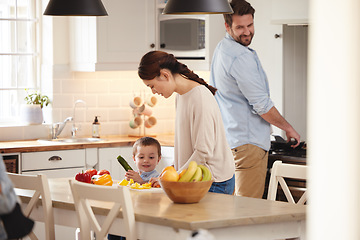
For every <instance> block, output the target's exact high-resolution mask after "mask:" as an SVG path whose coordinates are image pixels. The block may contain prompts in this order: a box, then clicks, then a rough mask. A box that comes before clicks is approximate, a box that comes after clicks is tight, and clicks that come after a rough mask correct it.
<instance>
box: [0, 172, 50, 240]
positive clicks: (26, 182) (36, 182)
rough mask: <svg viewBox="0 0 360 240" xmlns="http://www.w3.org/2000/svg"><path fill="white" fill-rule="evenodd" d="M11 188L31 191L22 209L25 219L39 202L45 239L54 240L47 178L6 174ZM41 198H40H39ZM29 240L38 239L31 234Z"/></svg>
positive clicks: (43, 176)
mask: <svg viewBox="0 0 360 240" xmlns="http://www.w3.org/2000/svg"><path fill="white" fill-rule="evenodd" d="M7 174H8V176H9V178H10V180H11V181H12V183H13V186H14V188H15V192H16V189H25V190H33V195H32V198H31V200H30V202H29V203H28V204H27V206H26V208H25V209H23V212H24V215H25V216H26V217H31V216H30V214H31V212H32V210H33V209H34V207H36V204H37V202H38V201H41V203H42V207H43V211H44V223H45V239H46V240H54V239H55V225H54V213H53V208H52V201H51V196H50V189H49V183H48V180H47V177H46V176H45V175H22V174H15V173H7ZM40 197H41V198H40ZM28 236H29V237H30V239H32V240H33V239H38V237H37V236H36V235H35V234H34V232H31V233H30V234H29V235H28Z"/></svg>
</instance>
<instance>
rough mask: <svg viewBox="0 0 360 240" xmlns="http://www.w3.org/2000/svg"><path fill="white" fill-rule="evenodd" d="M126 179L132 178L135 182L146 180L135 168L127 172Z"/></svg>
mask: <svg viewBox="0 0 360 240" xmlns="http://www.w3.org/2000/svg"><path fill="white" fill-rule="evenodd" d="M125 179H126V180H127V181H129V180H130V179H132V180H134V182H138V183H143V182H144V181H143V180H142V178H141V177H140V174H139V173H138V172H135V171H134V170H128V171H127V172H126V173H125Z"/></svg>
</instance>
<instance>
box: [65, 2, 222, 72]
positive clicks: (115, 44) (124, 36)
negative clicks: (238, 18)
mask: <svg viewBox="0 0 360 240" xmlns="http://www.w3.org/2000/svg"><path fill="white" fill-rule="evenodd" d="M103 3H104V6H105V8H106V10H107V12H108V14H109V16H103V17H71V18H70V65H71V69H72V70H73V71H84V72H94V71H118V70H136V69H137V68H138V65H139V62H140V59H141V57H142V56H143V55H144V54H145V53H147V52H149V51H152V50H162V49H161V48H160V42H159V41H160V32H159V17H160V16H162V15H161V12H162V8H163V7H164V6H165V4H164V3H161V4H159V0H156V2H155V0H103ZM168 17H169V16H168ZM172 17H173V18H176V16H174V15H173V16H172ZM205 19H206V20H205V21H206V23H205V31H206V34H205V52H206V54H205V59H203V60H188V59H185V60H184V59H180V61H181V62H182V63H184V64H186V65H188V67H189V68H190V69H192V70H210V64H211V58H212V54H213V51H214V48H215V46H216V45H217V43H218V42H219V41H220V40H221V39H222V38H223V37H224V36H225V26H224V19H223V16H222V14H220V15H205ZM194 37H196V36H194Z"/></svg>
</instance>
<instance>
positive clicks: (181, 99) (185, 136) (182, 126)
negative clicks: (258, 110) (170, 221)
mask: <svg viewBox="0 0 360 240" xmlns="http://www.w3.org/2000/svg"><path fill="white" fill-rule="evenodd" d="M138 74H139V77H140V78H141V79H142V80H143V82H144V84H145V85H146V86H148V87H150V88H151V90H152V92H153V93H154V94H155V93H156V94H159V95H161V96H163V97H165V98H169V97H170V96H171V95H172V94H173V93H174V92H175V93H177V96H176V119H175V146H174V149H175V160H174V167H175V169H176V170H177V171H178V172H181V171H182V170H183V169H185V168H187V167H188V164H189V163H190V161H195V162H197V163H198V164H203V165H205V166H207V167H208V168H209V169H210V171H211V173H212V176H213V179H214V183H213V185H212V186H211V188H210V190H209V191H210V192H217V193H224V194H233V192H234V187H235V178H234V173H235V168H234V161H233V157H232V153H231V150H230V147H229V146H228V143H227V141H226V137H225V130H224V126H223V121H222V119H221V114H220V109H219V107H218V105H217V103H216V100H215V97H214V94H215V92H216V88H214V87H212V86H210V85H208V84H207V83H206V82H205V81H204V80H203V79H202V78H200V77H199V76H198V75H197V74H195V73H194V72H193V71H191V70H190V69H189V68H188V67H187V66H186V65H185V64H182V63H180V62H178V61H177V59H176V58H175V57H174V56H173V55H172V54H168V53H166V52H162V51H151V52H148V53H147V54H145V55H144V56H143V57H142V59H141V61H140V65H139V68H138ZM157 184H158V183H157V181H156V180H154V183H153V185H157Z"/></svg>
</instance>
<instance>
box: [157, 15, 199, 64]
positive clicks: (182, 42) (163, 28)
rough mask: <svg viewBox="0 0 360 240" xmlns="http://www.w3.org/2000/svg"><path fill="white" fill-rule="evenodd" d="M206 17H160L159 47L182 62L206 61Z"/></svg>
mask: <svg viewBox="0 0 360 240" xmlns="http://www.w3.org/2000/svg"><path fill="white" fill-rule="evenodd" d="M205 22H206V21H205V16H199V15H186V16H181V15H162V14H160V15H159V46H158V49H159V50H161V51H165V52H168V53H171V54H174V56H175V57H176V58H177V59H179V60H181V59H186V60H204V59H205V55H206V50H205V29H206V28H205Z"/></svg>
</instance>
